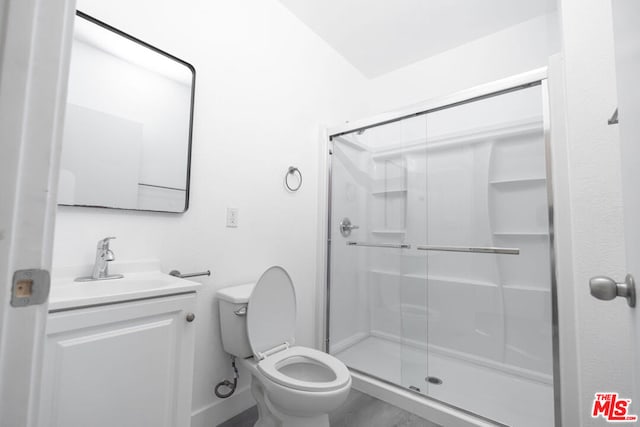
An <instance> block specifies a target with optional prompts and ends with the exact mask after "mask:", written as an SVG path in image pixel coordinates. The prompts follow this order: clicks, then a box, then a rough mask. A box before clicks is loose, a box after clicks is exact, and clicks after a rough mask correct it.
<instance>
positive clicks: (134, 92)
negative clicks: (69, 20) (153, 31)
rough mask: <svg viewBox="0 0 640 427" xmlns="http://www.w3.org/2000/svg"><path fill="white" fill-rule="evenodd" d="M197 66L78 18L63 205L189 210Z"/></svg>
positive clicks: (81, 15)
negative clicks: (195, 67)
mask: <svg viewBox="0 0 640 427" xmlns="http://www.w3.org/2000/svg"><path fill="white" fill-rule="evenodd" d="M194 94H195V69H194V67H193V66H192V65H191V64H189V63H187V62H185V61H183V60H181V59H179V58H177V57H175V56H173V55H171V54H169V53H167V52H164V51H162V50H160V49H158V48H156V47H154V46H151V45H150V44H148V43H145V42H143V41H141V40H139V39H137V38H135V37H133V36H131V35H129V34H126V33H124V32H123V31H120V30H118V29H116V28H114V27H112V26H110V25H108V24H106V23H104V22H102V21H99V20H97V19H95V18H93V17H91V16H89V15H87V14H85V13H83V12H80V11H77V12H76V19H75V24H74V32H73V44H72V51H71V65H70V70H69V85H68V96H67V109H66V114H65V125H64V131H63V143H62V157H61V164H60V179H59V186H58V204H60V205H67V206H84V207H103V208H113V209H128V210H144V211H156V212H173V213H182V212H185V211H186V210H187V208H188V206H189V177H190V164H191V140H192V127H193V108H194Z"/></svg>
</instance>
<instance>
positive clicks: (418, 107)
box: [321, 67, 562, 427]
mask: <svg viewBox="0 0 640 427" xmlns="http://www.w3.org/2000/svg"><path fill="white" fill-rule="evenodd" d="M547 79H548V72H547V67H543V68H538V69H535V70H532V71H529V72H526V73H523V74H518V75H515V76H512V77H509V78H506V79H501V80H497V81H494V82H491V83H488V84H483V85H480V86H476V87H473V88H471V89H467V90H464V91H461V92H457V93H454V94H452V95H448V96H444V97H441V98H435V99H431V100H428V101H424V102H420V103H418V104H414V105H412V106H409V107H406V108H403V109H399V110H396V111H391V112H387V113H383V114H379V115H376V116H373V117H370V118H365V119H361V120H356V121H353V122H346V123H344V124H342V125H339V126H336V127H332V128H328V129H327V130H326V132H325V134H324V135H323V137H324V138H325V139H326V141H325V142H326V144H327V147H328V150H327V151H325V154H326V155H327V163H326V168H327V182H326V187H325V188H326V197H327V202H328V203H327V210H326V211H325V212H324V214H326V215H327V222H326V227H327V228H326V230H324V233H321V235H324V237H325V238H326V246H325V252H324V263H325V264H326V268H325V269H324V271H323V274H324V282H325V284H324V295H323V310H322V312H323V314H324V322H322V330H321V334H322V335H321V337H322V346H323V350H324V351H325V352H327V353H329V350H330V347H329V346H330V336H329V329H330V320H331V318H330V316H331V311H330V310H331V227H332V223H331V211H332V201H331V198H332V188H331V187H332V154H333V143H332V138H334V137H337V136H341V135H344V134H348V133H351V132H356V131H363V130H366V129H369V128H372V127H377V126H381V125H385V124H389V123H393V122H397V121H400V120H404V119H408V118H411V117H416V116H420V115H425V114H428V113H432V112H435V111H439V110H444V109H448V108H452V107H456V106H458V105H463V104H469V103H472V102H475V101H480V100H482V99H486V98H491V97H495V96H500V95H503V94H506V93H509V92H514V91H518V90H521V89H526V88H528V87H535V86H540V89H541V91H542V126H543V135H544V145H545V166H546V183H547V204H548V217H549V257H550V267H551V272H550V273H551V328H552V349H553V374H552V376H553V400H554V420H555V426H556V427H561V425H562V414H561V395H560V393H561V388H560V349H559V328H558V290H557V268H556V249H555V237H554V201H553V176H552V158H551V123H550V121H551V115H550V101H549V86H548V81H547ZM321 209H322V208H321ZM349 369H350V370H353V371H355V372H358V373H360V374H362V375H365V376H367V377H370V378H373V379H376V380H378V381H381V382H383V383H387V384H390V385H392V386H394V387H398V388H399V389H401V390H406V391H408V392H410V393H413V394H415V395H417V396H420V397H421V398H423V399H425V400H427V401H432V402H436V403H438V404H442V405H445V406H447V407H450V408H453V409H455V410H457V411H461V412H463V413H465V414H469V415H472V416H474V417H477V418H478V419H479V420H487V421H491V422H495V421H494V420H490V419H488V418H486V417H484V416H481V415H478V414H475V413H473V412H469V411H467V410H465V409H464V408H460V407H457V406H454V405H451V404H448V403H446V402H442V401H440V400H437V399H435V398H433V397H430V396H427V395H424V394H422V393H417V392H415V391H412V390H410V389H406V388H404V387H402V386H400V385H399V384H395V383H390V382H389V381H386V380H384V379H381V378H378V377H376V376H375V375H371V374H370V373H367V372H362V371H359V370H357V369H353V368H349Z"/></svg>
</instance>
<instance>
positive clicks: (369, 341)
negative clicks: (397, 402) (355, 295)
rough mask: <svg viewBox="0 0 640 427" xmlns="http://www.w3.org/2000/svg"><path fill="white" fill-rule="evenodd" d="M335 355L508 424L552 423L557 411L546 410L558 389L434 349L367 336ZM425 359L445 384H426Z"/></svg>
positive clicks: (532, 426)
mask: <svg viewBox="0 0 640 427" xmlns="http://www.w3.org/2000/svg"><path fill="white" fill-rule="evenodd" d="M335 356H336V357H338V358H339V359H340V360H342V361H343V362H344V363H345V364H346V365H347V366H348V367H349V368H351V369H354V370H357V371H360V372H376V373H378V378H379V379H380V380H383V381H385V382H389V383H393V384H402V385H403V386H404V387H406V388H407V389H408V390H409V389H411V387H417V388H419V389H420V390H421V391H420V394H423V395H426V396H428V397H430V398H433V399H436V400H438V401H441V402H447V403H448V404H450V405H453V406H456V407H458V408H465V410H467V411H469V412H471V413H474V414H478V415H480V416H482V417H485V418H488V419H491V420H494V421H497V422H500V423H503V424H505V425H512V426H519V427H539V426H550V425H553V413H552V412H551V411H545V409H546V408H553V385H552V384H549V383H543V382H538V381H534V380H531V379H527V378H524V377H521V376H518V375H514V374H509V373H505V372H503V371H498V370H495V369H491V368H489V367H486V366H481V365H479V364H475V363H471V362H468V361H464V360H460V359H457V358H454V357H449V356H445V355H440V354H434V352H433V351H432V352H429V354H427V351H426V350H424V349H419V348H415V347H407V346H406V345H405V346H404V348H403V347H401V346H400V345H399V343H398V342H394V341H392V340H387V339H384V338H380V337H376V336H368V337H366V338H364V339H363V340H361V341H359V342H357V343H355V344H353V345H352V346H350V347H348V348H346V349H344V350H342V351H340V352H339V353H337V354H335ZM427 357H428V358H427ZM425 360H428V371H429V375H433V376H437V377H438V378H439V379H441V380H442V384H430V383H428V382H427V381H425V373H424V368H425V366H424V361H425ZM403 366H404V367H403ZM402 367H403V368H402ZM388 387H393V386H388ZM487 389H490V391H491V392H490V393H488V392H487ZM413 393H415V391H414V392H413ZM376 397H379V396H376ZM424 400H426V399H424ZM416 414H417V415H420V416H424V415H423V414H421V413H416Z"/></svg>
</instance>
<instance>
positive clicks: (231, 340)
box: [216, 283, 255, 359]
mask: <svg viewBox="0 0 640 427" xmlns="http://www.w3.org/2000/svg"><path fill="white" fill-rule="evenodd" d="M254 286H255V283H247V284H246V285H237V286H229V287H227V288H222V289H220V290H219V291H218V292H216V297H217V298H218V301H219V311H220V332H221V334H222V348H224V351H226V352H227V353H229V354H231V355H233V356H236V357H240V358H242V359H244V358H247V357H250V356H253V352H252V351H251V346H250V345H249V338H248V337H247V304H248V303H249V297H250V296H251V292H253V287H254Z"/></svg>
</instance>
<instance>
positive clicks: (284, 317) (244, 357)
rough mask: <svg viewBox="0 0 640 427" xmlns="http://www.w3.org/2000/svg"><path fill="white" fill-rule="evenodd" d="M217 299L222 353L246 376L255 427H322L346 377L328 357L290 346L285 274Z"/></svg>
mask: <svg viewBox="0 0 640 427" xmlns="http://www.w3.org/2000/svg"><path fill="white" fill-rule="evenodd" d="M217 297H218V298H219V300H220V324H221V331H222V341H223V347H224V349H225V351H227V352H228V353H230V354H232V355H234V356H237V357H238V358H240V363H241V365H243V366H244V367H245V368H246V369H247V370H248V371H249V372H250V373H251V377H252V385H251V391H252V394H253V396H254V398H255V399H256V402H257V404H258V413H259V419H258V422H257V423H256V424H255V425H256V426H260V427H271V426H283V427H289V426H291V427H293V426H309V427H327V426H328V425H329V419H328V412H330V411H332V410H334V409H336V408H337V407H339V406H340V405H341V404H342V403H343V402H344V401H345V400H346V398H347V395H348V394H349V390H350V389H351V375H350V374H349V370H348V369H347V367H346V366H345V365H344V364H343V363H342V362H341V361H340V360H338V359H336V358H335V357H333V356H331V355H330V354H327V353H324V352H321V351H319V350H315V349H312V348H308V347H303V346H296V345H294V332H295V318H296V298H295V290H294V287H293V283H292V281H291V278H290V277H289V275H288V274H287V272H286V271H285V270H284V269H283V268H282V267H277V266H276V267H271V268H269V269H268V270H267V271H265V272H264V274H263V275H262V276H261V277H260V279H259V280H258V282H257V283H256V284H255V285H253V284H247V285H241V286H235V287H229V288H223V289H221V290H220V291H218V293H217Z"/></svg>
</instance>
